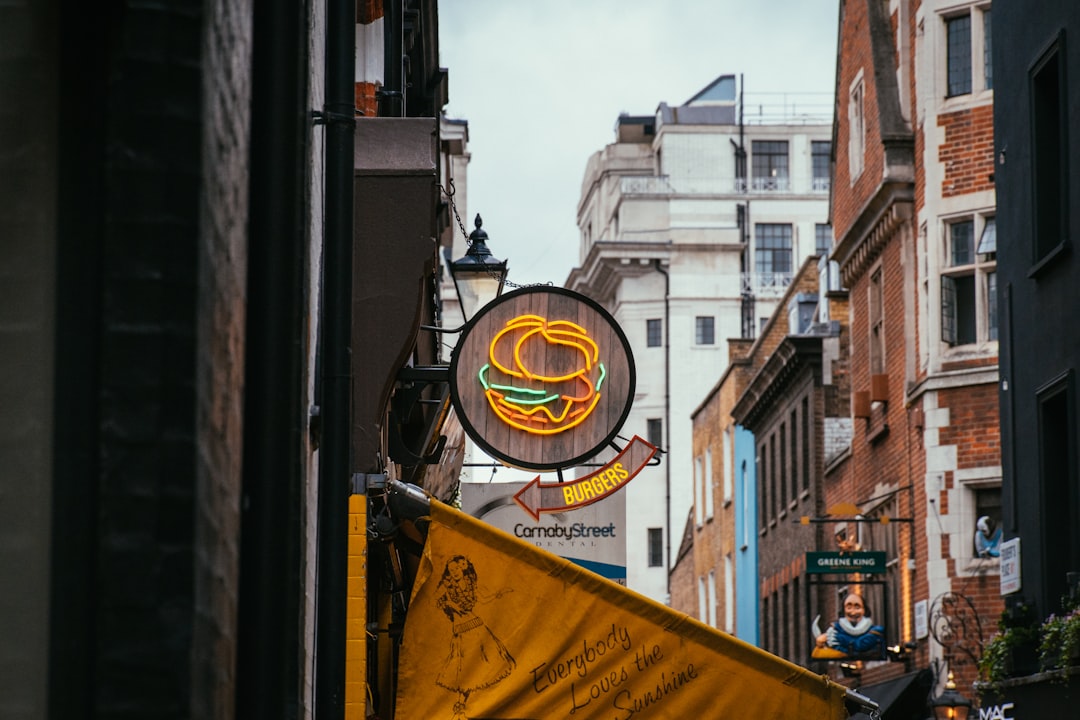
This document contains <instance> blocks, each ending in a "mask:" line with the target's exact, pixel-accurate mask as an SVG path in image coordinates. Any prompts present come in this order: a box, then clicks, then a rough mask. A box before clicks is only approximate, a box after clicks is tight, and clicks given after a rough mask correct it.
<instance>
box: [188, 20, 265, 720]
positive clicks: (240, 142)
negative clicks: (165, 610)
mask: <svg viewBox="0 0 1080 720" xmlns="http://www.w3.org/2000/svg"><path fill="white" fill-rule="evenodd" d="M205 7H206V12H207V19H206V30H205V33H206V35H205V50H206V56H205V70H204V71H205V80H204V88H205V95H204V97H205V100H204V102H205V106H204V117H203V128H204V130H203V139H202V157H203V162H204V172H203V180H204V182H203V185H202V200H201V203H200V204H201V206H202V212H201V214H200V219H201V222H200V232H199V248H198V257H199V278H200V283H199V287H198V294H197V299H196V308H197V317H198V325H197V338H196V348H195V354H196V364H197V367H196V382H195V395H196V397H195V402H196V430H195V435H196V440H195V441H196V444H197V451H196V454H195V456H196V461H195V476H196V483H197V485H196V498H197V499H196V504H195V508H194V511H195V548H196V551H195V555H194V557H193V559H192V560H193V564H194V577H195V607H194V618H193V623H194V631H193V639H192V651H191V665H192V701H191V703H192V710H191V713H192V716H193V717H201V718H222V719H224V718H231V717H232V716H233V703H234V702H235V682H236V676H235V675H236V673H235V668H236V652H237V648H236V639H237V617H236V611H237V600H238V591H239V564H240V563H239V553H240V548H239V540H240V487H241V475H240V473H241V458H242V453H241V452H239V448H241V447H242V446H243V437H242V435H243V419H242V412H243V407H244V398H243V372H244V351H245V347H244V324H245V319H246V315H245V313H244V308H245V303H244V298H245V284H246V280H247V274H246V268H247V218H248V158H249V135H248V132H247V128H248V127H249V124H250V112H249V108H250V104H251V77H250V75H251V69H250V68H251V60H250V59H251V39H252V38H251V35H252V26H251V22H252V20H251V18H252V9H251V7H250V3H249V2H240V3H235V2H229V3H226V2H221V1H220V0H219V1H217V2H212V3H208V4H207V5H206V6H205Z"/></svg>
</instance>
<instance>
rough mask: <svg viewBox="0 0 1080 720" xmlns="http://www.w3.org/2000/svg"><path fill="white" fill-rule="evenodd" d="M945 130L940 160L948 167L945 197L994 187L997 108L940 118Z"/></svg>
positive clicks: (960, 111) (984, 106)
mask: <svg viewBox="0 0 1080 720" xmlns="http://www.w3.org/2000/svg"><path fill="white" fill-rule="evenodd" d="M937 124H938V125H939V126H941V127H942V128H944V130H945V142H943V143H942V144H941V145H940V146H939V147H938V159H939V160H940V162H941V163H942V164H943V165H944V166H945V179H944V180H943V181H942V183H941V195H942V197H954V196H956V195H963V194H966V193H971V192H976V191H979V190H990V189H992V188H993V187H994V181H993V177H994V106H993V105H990V104H986V105H980V106H979V107H975V108H967V109H964V110H958V111H956V112H949V113H942V114H941V115H938V116H937Z"/></svg>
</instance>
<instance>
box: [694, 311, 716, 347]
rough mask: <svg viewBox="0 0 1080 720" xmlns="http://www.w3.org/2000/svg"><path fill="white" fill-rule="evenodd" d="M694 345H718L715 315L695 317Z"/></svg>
mask: <svg viewBox="0 0 1080 720" xmlns="http://www.w3.org/2000/svg"><path fill="white" fill-rule="evenodd" d="M694 344H695V345H703V346H707V345H715V344H716V317H715V316H714V315H697V316H695V317H694Z"/></svg>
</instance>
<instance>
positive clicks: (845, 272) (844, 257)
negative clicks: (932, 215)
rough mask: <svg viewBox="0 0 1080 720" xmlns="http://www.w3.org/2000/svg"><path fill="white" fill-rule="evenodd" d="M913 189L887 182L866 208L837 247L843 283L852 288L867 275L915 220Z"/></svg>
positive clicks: (906, 185)
mask: <svg viewBox="0 0 1080 720" xmlns="http://www.w3.org/2000/svg"><path fill="white" fill-rule="evenodd" d="M913 191H914V187H913V185H912V184H911V183H909V182H885V183H882V184H881V186H880V187H879V188H878V191H877V192H876V193H874V196H873V197H872V198H871V199H870V201H869V202H868V203H867V204H866V207H864V208H863V211H862V212H861V213H860V214H859V217H858V219H857V220H856V221H855V224H854V225H852V227H851V229H850V230H849V231H848V233H847V234H846V235H845V236H844V237H843V239H842V240H841V241H840V242H839V243H838V244H837V246H836V249H835V250H834V251H833V258H834V259H836V260H837V261H838V262H839V264H840V280H841V282H842V283H843V285H844V287H848V288H850V287H851V286H852V285H853V284H854V280H855V279H856V278H858V277H860V276H861V275H862V274H863V273H865V272H866V270H867V268H868V267H869V266H870V264H871V263H873V262H874V260H875V259H876V258H877V257H878V255H880V254H881V251H882V249H883V248H884V247H885V245H886V244H887V243H888V241H889V240H890V239H891V238H892V236H893V235H894V234H895V233H896V231H897V229H899V228H900V227H901V226H903V225H904V224H905V223H910V222H911V220H912V218H913V217H914V204H913V195H914V192H913Z"/></svg>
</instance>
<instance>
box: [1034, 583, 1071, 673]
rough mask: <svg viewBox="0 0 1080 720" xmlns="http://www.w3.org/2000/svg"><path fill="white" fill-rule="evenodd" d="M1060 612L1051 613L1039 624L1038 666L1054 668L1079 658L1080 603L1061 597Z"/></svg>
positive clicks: (1046, 668) (1069, 664)
mask: <svg viewBox="0 0 1080 720" xmlns="http://www.w3.org/2000/svg"><path fill="white" fill-rule="evenodd" d="M1061 605H1062V608H1063V610H1062V612H1061V613H1060V614H1059V613H1053V614H1051V615H1050V617H1048V618H1046V620H1044V621H1043V623H1042V625H1040V626H1039V667H1040V668H1041V669H1042V670H1056V669H1058V668H1067V667H1069V666H1071V665H1076V664H1077V661H1078V660H1080V607H1078V605H1080V603H1078V602H1077V601H1076V599H1075V598H1073V597H1066V598H1064V599H1062V602H1061Z"/></svg>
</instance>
